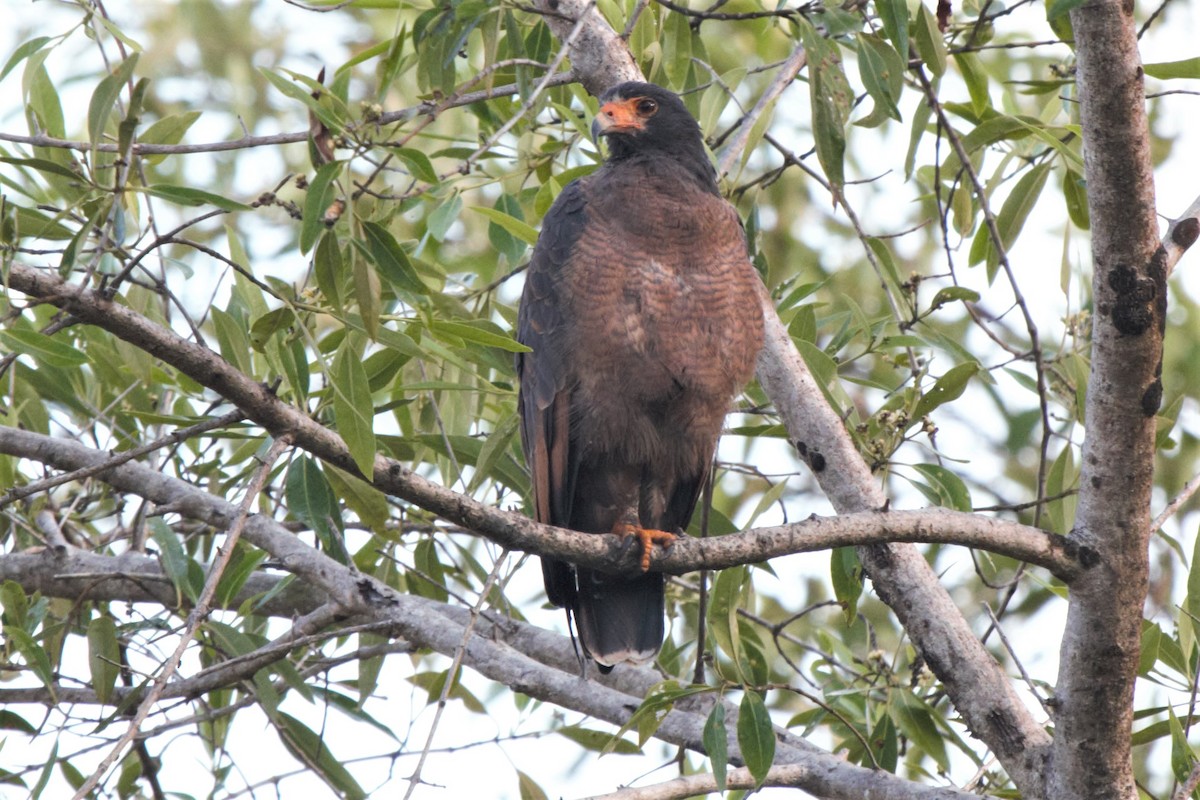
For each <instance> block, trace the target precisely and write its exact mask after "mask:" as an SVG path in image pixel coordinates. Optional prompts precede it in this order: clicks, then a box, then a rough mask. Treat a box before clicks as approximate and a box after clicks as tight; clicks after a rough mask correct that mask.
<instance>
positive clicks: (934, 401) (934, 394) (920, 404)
mask: <svg viewBox="0 0 1200 800" xmlns="http://www.w3.org/2000/svg"><path fill="white" fill-rule="evenodd" d="M977 372H979V363H978V362H975V361H968V362H967V363H965V364H956V365H955V366H953V367H951V368H950V369H949V370H947V371H946V374H945V375H943V376H942V377H940V378H938V379H937V381H935V382H934V384H933V387H932V388H931V389H930V390H929V391H928V392H926V393H925V394H923V395H921V399H920V400H918V401H917V407H916V409H915V410H914V411H913V418H914V419H920V418H921V417H923V416H925V415H926V414H928V413H930V412H931V411H933V410H934V409H935V408H937V407H938V406H940V405H943V404H944V403H949V402H950V401H951V400H956V399H958V398H959V397H960V396H961V395H962V393H963V392H964V391H966V388H967V384H968V383H969V382H970V381H971V378H972V377H973V376H974V375H975V373H977Z"/></svg>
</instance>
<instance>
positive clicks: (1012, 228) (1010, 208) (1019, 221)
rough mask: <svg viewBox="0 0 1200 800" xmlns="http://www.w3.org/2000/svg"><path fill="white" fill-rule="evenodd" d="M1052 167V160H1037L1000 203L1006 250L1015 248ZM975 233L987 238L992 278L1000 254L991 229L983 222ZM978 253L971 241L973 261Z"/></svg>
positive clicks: (999, 223) (998, 220)
mask: <svg viewBox="0 0 1200 800" xmlns="http://www.w3.org/2000/svg"><path fill="white" fill-rule="evenodd" d="M1050 171H1051V165H1050V164H1047V163H1042V164H1038V165H1037V166H1036V167H1034V168H1033V169H1031V170H1029V171H1028V172H1026V173H1025V174H1024V175H1022V176H1021V179H1020V180H1019V181H1017V185H1016V186H1014V187H1013V190H1012V191H1011V192H1009V195H1008V197H1006V198H1004V205H1003V206H1001V208H1000V213H999V214H997V215H996V230H997V232H998V233H999V234H1000V243H1001V244H1002V245H1003V246H1004V250H1005V252H1008V251H1009V250H1010V249H1012V246H1013V244H1014V243H1015V242H1016V241H1017V237H1018V236H1019V235H1020V234H1021V228H1023V227H1024V226H1025V220H1027V219H1028V218H1029V213H1030V212H1031V211H1033V207H1034V205H1035V204H1036V203H1037V200H1038V197H1039V196H1040V195H1041V193H1042V188H1043V187H1044V186H1045V185H1046V179H1047V178H1048V177H1050ZM975 236H976V239H977V240H978V238H979V237H980V236H982V237H985V239H986V242H987V246H986V248H985V249H986V256H987V262H988V279H989V280H990V279H991V278H992V276H993V275H994V274H995V269H996V267H997V266H998V264H999V260H1000V256H999V254H998V252H997V251H996V248H995V246H994V243H993V242H992V241H991V239H990V232H989V231H988V229H987V228H986V227H983V226H981V227H980V229H979V233H977V234H976V235H975ZM975 256H976V250H975V244H974V243H972V245H971V263H973V264H974V263H978V262H979V260H982V259H975Z"/></svg>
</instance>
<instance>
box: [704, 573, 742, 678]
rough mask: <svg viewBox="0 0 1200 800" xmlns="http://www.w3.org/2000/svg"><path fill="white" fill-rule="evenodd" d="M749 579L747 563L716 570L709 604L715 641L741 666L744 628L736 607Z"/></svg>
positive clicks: (710, 625) (711, 630)
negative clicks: (740, 627)
mask: <svg viewBox="0 0 1200 800" xmlns="http://www.w3.org/2000/svg"><path fill="white" fill-rule="evenodd" d="M748 580H749V570H748V568H747V567H744V566H739V567H730V568H729V569H723V570H721V571H720V572H718V573H717V577H716V580H714V581H713V588H712V594H711V597H710V600H709V605H708V630H709V633H710V634H711V635H712V638H713V642H714V643H715V644H716V645H717V646H718V647H720V648H721V650H723V651H724V652H725V654H726V655H727V656H729V658H731V659H732V660H733V662H734V663H735V664H736V665H738V668H739V669H740V667H741V661H742V659H741V652H742V645H741V632H740V630H739V628H738V624H737V611H738V608H740V607H741V605H742V603H741V600H742V594H743V590H744V589H745V588H746V582H747V581H748Z"/></svg>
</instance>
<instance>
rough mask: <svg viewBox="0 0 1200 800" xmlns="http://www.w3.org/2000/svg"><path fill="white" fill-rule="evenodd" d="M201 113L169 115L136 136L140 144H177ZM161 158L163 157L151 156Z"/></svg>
mask: <svg viewBox="0 0 1200 800" xmlns="http://www.w3.org/2000/svg"><path fill="white" fill-rule="evenodd" d="M200 115H201V112H199V111H185V112H183V113H182V114H171V115H170V116H167V117H163V118H162V119H160V120H158V121H156V122H155V123H154V124H153V125H151V126H150V127H148V128H146V130H144V131H142V132H141V134H140V135H139V136H138V141H139V142H141V143H142V144H179V143H180V142H181V141H183V136H184V134H186V133H187V132H188V129H190V128H191V127H192V125H194V124H195V123H196V120H198V119H200ZM151 157H152V158H163V156H151Z"/></svg>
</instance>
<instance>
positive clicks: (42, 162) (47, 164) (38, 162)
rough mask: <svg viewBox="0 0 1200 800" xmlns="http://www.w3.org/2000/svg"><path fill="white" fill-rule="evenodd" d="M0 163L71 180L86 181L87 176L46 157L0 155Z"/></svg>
mask: <svg viewBox="0 0 1200 800" xmlns="http://www.w3.org/2000/svg"><path fill="white" fill-rule="evenodd" d="M0 163H4V164H12V165H14V166H18V167H27V168H28V169H32V170H36V171H38V172H48V173H50V174H52V175H57V176H59V177H61V178H66V179H68V180H72V181H85V182H86V181H87V178H86V177H85V176H84V175H82V174H81V173H79V172H77V171H76V170H73V169H71V168H70V167H67V166H64V165H63V164H59V163H58V162H56V161H51V160H49V159H47V158H13V157H11V156H3V157H0Z"/></svg>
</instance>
